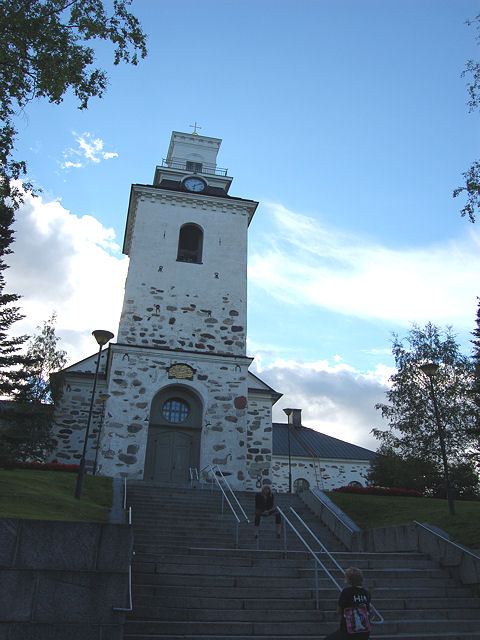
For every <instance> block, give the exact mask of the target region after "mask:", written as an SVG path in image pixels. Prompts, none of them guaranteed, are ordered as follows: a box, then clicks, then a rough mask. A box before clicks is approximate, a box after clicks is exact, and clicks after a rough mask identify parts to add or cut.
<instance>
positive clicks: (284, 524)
mask: <svg viewBox="0 0 480 640" xmlns="http://www.w3.org/2000/svg"><path fill="white" fill-rule="evenodd" d="M282 524H283V550H284V552H285V553H287V523H286V521H285V518H282Z"/></svg>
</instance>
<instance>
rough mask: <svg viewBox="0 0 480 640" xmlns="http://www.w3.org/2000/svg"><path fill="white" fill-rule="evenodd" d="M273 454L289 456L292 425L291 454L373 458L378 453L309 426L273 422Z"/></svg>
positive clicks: (309, 456)
mask: <svg viewBox="0 0 480 640" xmlns="http://www.w3.org/2000/svg"><path fill="white" fill-rule="evenodd" d="M272 426H273V434H272V435H273V452H272V453H273V455H274V456H275V455H277V456H288V430H289V427H290V454H291V455H292V456H294V457H305V458H335V459H336V460H338V459H342V460H345V459H347V460H371V459H372V458H374V457H375V455H376V453H375V452H374V451H371V450H370V449H365V448H364V447H359V446H358V445H356V444H350V443H349V442H345V441H344V440H339V439H338V438H332V436H327V435H325V434H324V433H320V432H319V431H315V430H314V429H309V428H308V427H294V426H292V425H288V424H281V423H278V422H274V423H273V425H272Z"/></svg>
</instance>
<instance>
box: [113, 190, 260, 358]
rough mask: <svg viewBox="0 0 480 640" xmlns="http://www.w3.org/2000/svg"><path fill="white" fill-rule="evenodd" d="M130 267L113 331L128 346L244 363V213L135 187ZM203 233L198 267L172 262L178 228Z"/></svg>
mask: <svg viewBox="0 0 480 640" xmlns="http://www.w3.org/2000/svg"><path fill="white" fill-rule="evenodd" d="M134 189H135V191H134V193H135V194H136V197H137V201H136V209H135V215H134V216H133V214H132V213H131V217H134V222H132V224H134V231H133V233H132V241H131V247H130V267H129V271H128V276H127V282H126V288H125V300H124V305H123V310H122V315H121V319H120V326H119V331H118V342H119V343H123V344H128V345H136V346H146V347H157V348H160V349H161V348H165V349H182V350H183V349H185V350H189V351H191V350H193V351H198V352H203V353H209V352H215V353H221V354H234V355H245V347H246V302H247V289H246V287H247V277H246V268H247V264H246V256H247V227H248V211H247V209H246V206H245V205H242V204H241V203H237V202H235V201H233V202H232V201H228V200H223V199H219V198H207V197H202V196H198V195H191V194H182V193H175V192H167V193H165V192H161V191H158V190H154V189H152V188H148V187H139V186H138V185H135V187H134ZM186 223H193V224H196V225H198V226H199V227H201V228H202V229H203V234H204V237H203V252H202V263H201V264H196V263H187V262H181V261H180V262H179V261H177V250H178V238H179V232H180V228H181V227H182V226H183V225H184V224H186Z"/></svg>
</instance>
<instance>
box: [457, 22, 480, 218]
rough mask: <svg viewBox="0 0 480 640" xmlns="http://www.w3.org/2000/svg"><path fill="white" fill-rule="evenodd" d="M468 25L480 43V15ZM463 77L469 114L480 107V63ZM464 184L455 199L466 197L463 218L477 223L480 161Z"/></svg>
mask: <svg viewBox="0 0 480 640" xmlns="http://www.w3.org/2000/svg"><path fill="white" fill-rule="evenodd" d="M467 24H468V25H474V26H475V27H476V29H477V31H478V32H479V33H478V34H477V36H476V40H477V42H479V43H480V14H478V15H477V16H476V17H475V18H474V19H473V20H467ZM462 77H469V78H470V80H469V83H468V84H467V91H468V96H469V99H468V103H467V104H468V110H469V113H472V112H473V111H476V110H477V109H478V108H479V107H480V62H478V61H477V60H468V61H467V64H466V66H465V69H464V70H463V72H462ZM462 177H463V179H464V184H463V185H462V186H461V187H457V188H456V189H454V191H453V197H454V198H456V197H458V196H459V195H465V196H466V197H467V202H466V204H465V206H464V207H463V209H462V210H461V211H460V213H461V215H462V216H467V217H468V218H469V220H470V222H475V219H476V216H477V215H478V213H479V212H480V161H479V160H475V161H474V162H473V163H472V165H471V166H470V167H469V169H468V170H467V171H464V172H463V173H462Z"/></svg>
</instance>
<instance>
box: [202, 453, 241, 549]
mask: <svg viewBox="0 0 480 640" xmlns="http://www.w3.org/2000/svg"><path fill="white" fill-rule="evenodd" d="M205 469H209V470H210V471H212V472H213V479H214V480H215V482H216V483H217V485H218V488H219V489H220V491H221V492H222V514H223V501H224V499H225V500H226V501H227V504H228V506H229V507H230V510H231V512H232V513H233V515H234V517H235V520H236V522H235V549H237V548H238V525H239V524H240V518H239V517H238V515H237V512H236V511H235V509H234V507H233V505H232V503H231V502H230V500H229V499H228V496H227V494H226V493H225V490H224V488H223V487H222V483H221V482H220V480H219V479H218V477H217V475H216V473H215V472H214V468H213V466H212V465H211V464H208V465H206V466H205V467H203V469H201V470H200V473H201V472H202V471H205ZM224 479H225V478H224ZM227 485H228V483H227Z"/></svg>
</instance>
